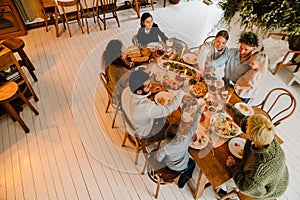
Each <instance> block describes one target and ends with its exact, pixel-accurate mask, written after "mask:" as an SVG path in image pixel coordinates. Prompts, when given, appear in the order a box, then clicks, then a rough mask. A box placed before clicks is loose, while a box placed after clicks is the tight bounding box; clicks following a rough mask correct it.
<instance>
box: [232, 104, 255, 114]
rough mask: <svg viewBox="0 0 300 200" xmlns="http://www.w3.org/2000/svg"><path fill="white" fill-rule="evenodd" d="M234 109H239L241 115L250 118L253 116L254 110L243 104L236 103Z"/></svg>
mask: <svg viewBox="0 0 300 200" xmlns="http://www.w3.org/2000/svg"><path fill="white" fill-rule="evenodd" d="M234 107H236V108H237V109H239V110H240V111H241V113H243V114H244V115H246V116H251V115H254V110H253V108H252V107H251V106H249V105H247V104H245V103H243V102H238V103H236V104H235V105H234Z"/></svg>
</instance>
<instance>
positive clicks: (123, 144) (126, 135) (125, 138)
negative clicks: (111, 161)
mask: <svg viewBox="0 0 300 200" xmlns="http://www.w3.org/2000/svg"><path fill="white" fill-rule="evenodd" d="M127 138H128V133H125V135H124V139H123V142H122V145H121V146H122V147H124V146H125V143H126V140H127Z"/></svg>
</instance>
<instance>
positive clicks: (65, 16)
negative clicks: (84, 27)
mask: <svg viewBox="0 0 300 200" xmlns="http://www.w3.org/2000/svg"><path fill="white" fill-rule="evenodd" d="M62 10H63V12H64V19H65V20H66V24H67V27H68V31H69V35H70V37H72V35H71V30H70V26H69V20H68V18H67V14H66V12H65V9H64V7H62Z"/></svg>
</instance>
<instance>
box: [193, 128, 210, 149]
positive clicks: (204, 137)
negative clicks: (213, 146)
mask: <svg viewBox="0 0 300 200" xmlns="http://www.w3.org/2000/svg"><path fill="white" fill-rule="evenodd" d="M196 134H197V140H196V141H191V143H190V147H192V148H193V149H204V148H205V147H206V146H207V144H208V136H207V134H204V133H202V132H201V131H199V130H197V132H196ZM200 138H202V140H203V142H199V139H200Z"/></svg>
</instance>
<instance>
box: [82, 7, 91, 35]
mask: <svg viewBox="0 0 300 200" xmlns="http://www.w3.org/2000/svg"><path fill="white" fill-rule="evenodd" d="M80 10H81V13H82V14H83V17H84V19H85V23H86V31H87V33H88V34H89V33H90V30H89V24H88V21H87V15H86V13H85V12H84V9H83V8H82V5H81V3H80ZM82 21H83V18H82ZM82 24H83V25H84V23H83V22H82Z"/></svg>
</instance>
